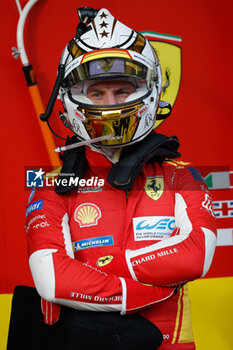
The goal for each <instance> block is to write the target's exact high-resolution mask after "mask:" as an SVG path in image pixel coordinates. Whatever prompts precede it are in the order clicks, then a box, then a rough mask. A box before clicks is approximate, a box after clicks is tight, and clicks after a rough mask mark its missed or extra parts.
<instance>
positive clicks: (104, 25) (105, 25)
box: [100, 21, 108, 28]
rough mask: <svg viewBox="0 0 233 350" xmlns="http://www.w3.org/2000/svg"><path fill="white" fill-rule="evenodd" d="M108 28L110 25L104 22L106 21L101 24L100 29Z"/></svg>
mask: <svg viewBox="0 0 233 350" xmlns="http://www.w3.org/2000/svg"><path fill="white" fill-rule="evenodd" d="M107 26H108V23H106V22H104V21H103V22H102V23H100V27H101V28H103V27H105V28H106V27H107Z"/></svg>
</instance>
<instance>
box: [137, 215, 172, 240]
mask: <svg viewBox="0 0 233 350" xmlns="http://www.w3.org/2000/svg"><path fill="white" fill-rule="evenodd" d="M174 229H175V219H174V217H173V216H141V217H138V218H133V230H134V239H135V241H147V240H161V239H164V238H167V237H169V236H170V235H171V234H172V232H173V230H174Z"/></svg>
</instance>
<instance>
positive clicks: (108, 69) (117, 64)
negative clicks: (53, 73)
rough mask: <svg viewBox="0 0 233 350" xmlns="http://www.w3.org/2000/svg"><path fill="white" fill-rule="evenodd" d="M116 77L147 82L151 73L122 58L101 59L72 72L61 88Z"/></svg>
mask: <svg viewBox="0 0 233 350" xmlns="http://www.w3.org/2000/svg"><path fill="white" fill-rule="evenodd" d="M112 75H114V77H115V76H116V75H117V76H121V75H124V76H133V77H137V78H139V79H142V80H147V81H148V80H149V83H150V79H151V76H152V72H151V71H150V69H149V68H147V67H146V66H144V65H142V64H141V63H139V62H136V61H133V60H130V59H127V58H126V59H123V58H112V57H107V58H101V59H98V60H93V61H89V62H86V63H84V64H82V65H80V66H78V67H76V68H75V69H73V70H72V72H71V73H70V74H68V76H67V77H66V78H65V79H64V82H63V86H64V87H68V88H70V87H71V86H73V85H75V84H77V83H79V82H80V81H83V80H86V79H92V78H98V77H99V76H101V78H102V77H104V76H105V77H111V76H112Z"/></svg>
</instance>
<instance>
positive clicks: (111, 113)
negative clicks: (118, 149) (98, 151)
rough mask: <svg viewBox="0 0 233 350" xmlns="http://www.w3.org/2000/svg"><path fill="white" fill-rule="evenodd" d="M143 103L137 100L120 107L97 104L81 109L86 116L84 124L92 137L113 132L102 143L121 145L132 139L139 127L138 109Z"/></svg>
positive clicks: (104, 144) (103, 144)
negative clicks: (98, 105)
mask: <svg viewBox="0 0 233 350" xmlns="http://www.w3.org/2000/svg"><path fill="white" fill-rule="evenodd" d="M142 105H143V103H142V102H137V103H133V104H131V105H128V106H126V107H125V108H120V109H119V108H117V107H104V108H98V107H97V106H95V107H93V108H92V107H90V108H80V110H81V112H82V113H83V114H85V116H86V120H85V121H84V122H83V124H84V125H85V127H86V130H87V132H88V134H89V135H90V137H91V138H92V139H93V138H96V137H100V136H104V135H109V134H113V136H112V137H111V138H110V139H108V140H104V141H102V142H101V145H102V146H119V145H121V144H125V143H128V142H130V141H131V140H132V138H133V135H134V134H135V132H136V130H137V127H138V123H139V120H140V118H139V117H138V111H139V109H140V108H141V107H142Z"/></svg>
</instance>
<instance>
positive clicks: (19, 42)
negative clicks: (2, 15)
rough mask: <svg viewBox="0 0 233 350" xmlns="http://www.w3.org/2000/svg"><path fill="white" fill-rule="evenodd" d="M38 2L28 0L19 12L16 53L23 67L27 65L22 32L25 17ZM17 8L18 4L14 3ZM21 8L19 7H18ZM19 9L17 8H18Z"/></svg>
mask: <svg viewBox="0 0 233 350" xmlns="http://www.w3.org/2000/svg"><path fill="white" fill-rule="evenodd" d="M37 1H38V0H29V1H28V3H27V4H26V5H25V6H24V8H23V10H21V12H20V11H19V12H20V17H19V21H18V25H17V46H18V51H19V53H20V58H21V61H22V64H23V65H24V66H26V65H28V63H29V62H28V57H27V54H26V51H25V47H24V41H23V31H24V24H25V20H26V18H27V15H28V13H29V11H30V10H31V8H32V6H33V5H34V4H35V3H36V2H37ZM16 4H17V7H18V6H20V4H19V3H18V2H17V1H16ZM20 8H21V7H20ZM18 9H19V7H18Z"/></svg>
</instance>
